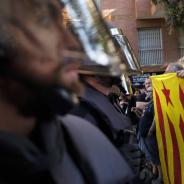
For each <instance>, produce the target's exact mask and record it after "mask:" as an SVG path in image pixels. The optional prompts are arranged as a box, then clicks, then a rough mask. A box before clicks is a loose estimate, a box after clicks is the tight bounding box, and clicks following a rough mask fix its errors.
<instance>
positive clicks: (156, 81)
mask: <svg viewBox="0 0 184 184" xmlns="http://www.w3.org/2000/svg"><path fill="white" fill-rule="evenodd" d="M151 80H152V85H153V99H154V110H155V120H156V134H157V142H158V148H159V156H160V161H161V167H162V172H163V178H164V183H165V184H184V80H183V79H181V78H178V77H177V76H176V73H169V74H164V75H158V76H153V77H151Z"/></svg>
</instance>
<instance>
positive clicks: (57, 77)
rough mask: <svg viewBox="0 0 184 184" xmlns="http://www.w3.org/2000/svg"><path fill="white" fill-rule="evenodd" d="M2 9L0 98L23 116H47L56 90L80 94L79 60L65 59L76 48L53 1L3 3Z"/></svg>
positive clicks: (10, 1) (77, 48) (22, 0)
mask: <svg viewBox="0 0 184 184" xmlns="http://www.w3.org/2000/svg"><path fill="white" fill-rule="evenodd" d="M0 9H1V11H0V23H1V25H2V26H1V27H0V68H1V69H0V97H1V100H2V99H4V100H5V101H6V102H8V103H10V104H12V105H14V106H16V107H17V109H18V111H19V112H20V113H22V114H23V115H25V116H35V115H38V113H42V114H45V115H46V114H48V113H45V112H47V111H48V112H51V111H52V110H51V109H52V108H51V107H50V106H49V105H50V104H52V103H54V102H56V101H57V99H58V98H59V96H60V94H59V93H58V92H59V91H60V90H62V89H67V90H68V91H72V92H76V93H78V92H80V91H81V84H80V82H79V80H78V74H77V72H76V69H77V67H78V65H79V61H77V60H75V62H73V61H72V62H71V60H70V57H69V56H70V55H71V53H70V52H71V51H73V50H75V51H78V50H79V49H80V48H79V45H78V43H77V42H76V41H75V39H74V38H73V37H72V35H71V34H70V33H69V32H68V31H67V30H65V28H64V27H63V24H62V16H61V6H60V4H59V3H58V1H57V0H21V1H19V0H2V1H1V2H0ZM53 96H56V98H54V100H50V101H48V102H47V100H48V99H50V98H51V99H52V97H53ZM50 102H51V103H50ZM54 106H55V105H54V104H53V106H52V107H54ZM38 111H39V112H38ZM42 111H44V112H42ZM39 115H40V114H39Z"/></svg>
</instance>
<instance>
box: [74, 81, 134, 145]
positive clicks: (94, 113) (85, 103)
mask: <svg viewBox="0 0 184 184" xmlns="http://www.w3.org/2000/svg"><path fill="white" fill-rule="evenodd" d="M72 114H75V115H77V116H80V117H82V118H84V119H86V120H88V121H89V122H91V123H92V124H94V125H95V126H97V127H98V128H100V130H101V131H102V132H103V133H105V135H106V136H107V137H108V138H109V139H110V140H111V141H112V142H113V143H114V144H121V143H120V139H121V138H120V137H121V135H122V134H123V130H124V129H126V128H129V127H130V126H131V121H130V119H129V118H128V117H126V116H125V115H123V114H122V113H120V112H118V111H117V110H116V108H115V107H114V106H113V104H112V103H111V102H110V100H109V98H108V97H107V96H105V95H103V94H102V93H101V92H99V91H97V90H96V89H94V88H93V87H92V86H89V85H87V86H86V90H85V94H84V95H83V96H81V97H80V105H79V106H78V107H76V108H75V109H74V110H73V111H72Z"/></svg>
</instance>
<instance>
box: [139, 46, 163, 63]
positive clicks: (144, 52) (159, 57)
mask: <svg viewBox="0 0 184 184" xmlns="http://www.w3.org/2000/svg"><path fill="white" fill-rule="evenodd" d="M139 57H140V61H141V65H161V64H163V50H162V49H141V50H139Z"/></svg>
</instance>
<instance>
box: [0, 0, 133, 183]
mask: <svg viewBox="0 0 184 184" xmlns="http://www.w3.org/2000/svg"><path fill="white" fill-rule="evenodd" d="M0 4H1V6H0V7H1V11H0V24H1V26H0V109H1V110H0V117H1V121H0V143H1V144H0V183H5V184H12V183H19V184H23V183H24V184H25V183H26V184H33V183H34V184H40V183H44V184H61V183H65V184H75V183H76V184H84V183H91V184H94V183H95V184H116V183H122V184H123V183H126V182H128V181H129V180H130V179H131V178H132V171H131V169H130V167H129V166H128V164H127V162H126V161H125V160H124V159H123V157H122V156H121V155H120V153H119V152H118V151H117V150H116V149H115V147H114V146H113V145H112V144H111V143H110V142H109V141H108V140H107V139H106V137H104V136H103V135H102V134H101V132H100V131H98V129H96V128H94V127H93V126H91V125H90V124H89V123H86V122H85V121H84V120H82V119H80V118H77V117H74V116H65V117H63V118H60V117H58V116H57V115H58V113H61V112H62V114H63V115H64V114H67V113H68V111H69V110H70V108H71V106H72V104H73V103H74V102H75V99H76V98H75V94H79V92H81V91H82V89H81V83H80V81H79V80H78V75H77V73H76V67H77V66H78V62H67V61H68V59H66V58H67V57H66V56H67V55H71V52H73V51H75V50H76V49H77V50H79V47H78V44H77V42H76V41H75V40H74V38H73V37H72V36H71V34H70V33H69V32H67V31H66V30H65V29H64V28H63V26H62V24H61V23H62V17H61V12H60V5H59V4H58V1H57V0H52V1H51V0H44V1H42V0H25V1H23V0H22V1H19V0H2V1H1V2H0ZM71 46H72V48H73V50H71V49H70V48H71ZM69 53H70V54H69ZM68 58H69V57H68Z"/></svg>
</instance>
